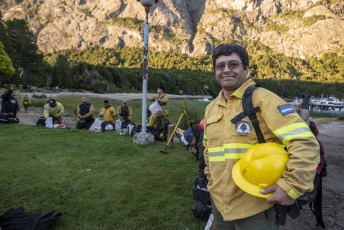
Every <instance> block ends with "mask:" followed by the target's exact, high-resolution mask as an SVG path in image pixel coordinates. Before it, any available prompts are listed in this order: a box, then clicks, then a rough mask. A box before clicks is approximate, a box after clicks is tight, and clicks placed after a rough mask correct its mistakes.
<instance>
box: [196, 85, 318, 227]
mask: <svg viewBox="0 0 344 230" xmlns="http://www.w3.org/2000/svg"><path fill="white" fill-rule="evenodd" d="M254 84H255V83H254V82H253V81H252V80H248V81H247V82H245V83H244V84H243V85H242V86H241V87H240V88H239V89H237V90H236V91H235V92H234V93H233V94H232V95H231V96H230V97H229V98H228V100H227V103H226V101H225V98H224V97H223V94H222V91H221V92H220V93H219V95H218V97H217V98H216V99H215V100H214V101H213V102H212V103H211V104H209V105H208V106H207V108H206V112H205V119H204V121H205V122H204V123H205V127H204V128H205V130H204V139H203V144H204V146H205V147H206V149H205V151H204V159H205V162H206V168H205V174H206V175H207V177H208V180H209V184H208V190H209V192H210V194H211V196H212V198H213V200H214V202H215V205H216V207H217V208H218V210H219V211H220V213H221V214H222V216H223V218H224V220H225V221H231V220H236V219H241V218H246V217H249V216H252V215H255V214H257V213H259V212H262V211H264V210H267V209H268V208H270V207H271V206H272V205H273V204H269V203H268V202H267V201H266V199H264V198H259V197H255V196H252V195H250V194H248V193H245V192H244V191H243V190H241V189H240V188H239V187H238V186H237V185H236V184H235V183H234V181H233V178H232V168H233V166H234V164H235V163H236V162H237V161H238V160H239V159H241V158H243V156H244V154H245V152H246V151H247V150H248V149H249V148H250V147H252V146H253V145H255V144H257V143H258V140H257V136H256V133H255V131H254V128H253V127H252V124H251V122H250V120H249V118H248V117H247V116H246V117H245V118H243V119H242V120H241V121H239V122H238V123H237V124H239V123H240V122H243V121H245V122H248V123H249V126H250V127H251V129H248V130H246V132H245V133H244V134H245V135H246V136H241V135H239V134H238V133H237V131H236V125H237V124H232V123H231V119H233V118H234V117H235V116H236V115H238V114H239V113H241V112H243V108H242V96H243V93H244V91H245V89H246V88H247V87H249V86H251V85H254ZM252 100H253V106H254V107H256V106H259V107H260V111H259V112H257V117H258V120H259V126H260V128H261V131H262V133H263V135H264V138H265V140H266V142H275V143H278V144H280V145H285V146H286V147H287V150H288V153H289V156H290V157H289V162H288V165H287V167H288V170H287V171H286V172H284V173H283V177H282V178H281V179H279V180H278V181H277V183H276V184H277V185H279V186H280V187H281V188H282V189H283V190H284V191H285V192H286V193H287V194H288V195H289V196H290V197H291V198H293V199H296V198H297V197H299V196H300V195H302V194H303V193H304V192H306V191H311V190H312V188H313V180H314V176H315V171H316V168H317V165H318V162H319V151H320V150H319V144H318V142H317V140H316V138H315V137H314V135H313V133H312V132H311V130H310V129H309V128H308V126H307V124H306V123H305V122H304V121H303V120H302V119H301V118H300V117H299V116H298V115H297V113H296V112H294V111H293V110H291V113H289V114H286V115H283V114H282V112H281V110H280V109H279V107H280V106H283V105H286V104H287V103H286V102H285V101H284V100H282V99H281V98H280V97H278V96H277V95H276V94H274V93H272V92H270V91H268V90H266V89H263V88H258V89H257V90H255V92H254V94H253V98H252ZM280 108H282V107H280ZM238 132H239V133H240V130H239V131H238ZM241 134H242V135H243V133H241Z"/></svg>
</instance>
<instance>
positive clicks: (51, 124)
mask: <svg viewBox="0 0 344 230" xmlns="http://www.w3.org/2000/svg"><path fill="white" fill-rule="evenodd" d="M45 127H47V128H54V122H53V118H52V117H49V118H48V119H46V120H45Z"/></svg>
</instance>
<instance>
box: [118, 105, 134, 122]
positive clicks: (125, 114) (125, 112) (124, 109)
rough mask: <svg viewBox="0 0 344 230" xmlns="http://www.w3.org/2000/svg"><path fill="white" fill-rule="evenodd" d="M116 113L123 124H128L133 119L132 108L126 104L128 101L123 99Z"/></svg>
mask: <svg viewBox="0 0 344 230" xmlns="http://www.w3.org/2000/svg"><path fill="white" fill-rule="evenodd" d="M117 115H118V116H119V119H120V120H121V121H122V123H123V124H128V123H130V122H131V119H133V110H132V109H131V107H130V106H128V102H127V101H126V100H124V101H123V102H122V105H121V106H119V107H118V108H117Z"/></svg>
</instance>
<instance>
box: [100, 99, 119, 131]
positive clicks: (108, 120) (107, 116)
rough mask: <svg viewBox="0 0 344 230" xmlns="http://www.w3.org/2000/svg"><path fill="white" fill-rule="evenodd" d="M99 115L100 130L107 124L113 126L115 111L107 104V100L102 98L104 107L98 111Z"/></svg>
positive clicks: (103, 129) (115, 117)
mask: <svg viewBox="0 0 344 230" xmlns="http://www.w3.org/2000/svg"><path fill="white" fill-rule="evenodd" d="M99 117H100V118H102V125H101V126H102V131H103V132H104V131H105V127H106V126H107V125H109V124H111V125H112V127H114V124H115V123H116V119H117V113H116V110H115V108H114V107H112V106H111V105H110V104H109V100H104V107H103V108H101V110H100V112H99Z"/></svg>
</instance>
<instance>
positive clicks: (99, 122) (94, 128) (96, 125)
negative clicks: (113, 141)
mask: <svg viewBox="0 0 344 230" xmlns="http://www.w3.org/2000/svg"><path fill="white" fill-rule="evenodd" d="M101 125H102V120H100V118H96V119H94V122H93V124H92V125H91V127H90V128H89V129H88V130H89V131H98V130H101V129H102V127H101Z"/></svg>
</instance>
